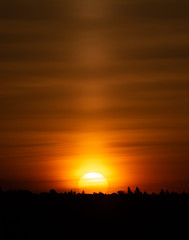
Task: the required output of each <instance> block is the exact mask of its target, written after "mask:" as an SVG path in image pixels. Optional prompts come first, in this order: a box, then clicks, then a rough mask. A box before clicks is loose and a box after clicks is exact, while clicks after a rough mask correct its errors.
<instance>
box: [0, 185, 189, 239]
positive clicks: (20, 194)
mask: <svg viewBox="0 0 189 240" xmlns="http://www.w3.org/2000/svg"><path fill="white" fill-rule="evenodd" d="M110 237H112V238H114V239H139V238H141V239H172V237H175V239H188V238H189V194H186V193H183V194H177V193H169V192H168V191H167V192H164V191H161V193H160V194H147V193H141V192H140V191H139V189H138V188H137V189H136V191H135V192H134V193H132V192H131V191H129V192H127V193H124V192H118V193H114V194H108V195H106V194H102V193H99V194H76V193H74V192H69V193H56V192H55V191H54V190H51V191H50V192H49V193H41V194H33V193H31V192H29V191H8V192H3V191H0V239H2V240H4V239H76V238H78V239H79V238H85V239H94V238H95V239H108V238H110Z"/></svg>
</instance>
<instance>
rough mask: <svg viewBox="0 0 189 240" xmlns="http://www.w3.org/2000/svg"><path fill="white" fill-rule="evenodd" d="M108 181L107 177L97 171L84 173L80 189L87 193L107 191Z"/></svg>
mask: <svg viewBox="0 0 189 240" xmlns="http://www.w3.org/2000/svg"><path fill="white" fill-rule="evenodd" d="M107 187H108V181H107V180H106V178H105V177H104V176H103V175H102V174H100V173H96V172H90V173H86V174H85V175H83V176H82V177H81V179H80V181H79V189H81V190H84V191H85V192H86V193H93V192H106V190H107Z"/></svg>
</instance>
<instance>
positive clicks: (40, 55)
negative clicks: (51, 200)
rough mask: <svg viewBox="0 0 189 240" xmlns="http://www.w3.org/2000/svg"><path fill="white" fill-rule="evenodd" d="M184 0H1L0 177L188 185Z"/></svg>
mask: <svg viewBox="0 0 189 240" xmlns="http://www.w3.org/2000/svg"><path fill="white" fill-rule="evenodd" d="M188 9H189V4H188V1H186V0H180V1H176V0H175V1H173V0H167V1H159V0H154V1H150V0H136V1H131V0H128V1H121V0H101V1H100V0H90V1H89V0H81V1H80V0H72V1H64V0H54V1H50V0H46V1H44V0H33V1H30V2H26V1H24V0H10V1H2V3H1V10H0V11H1V14H0V43H1V54H0V63H1V64H0V83H1V87H0V114H1V115H0V153H1V154H0V185H1V186H2V188H4V189H15V188H16V189H18V188H25V189H30V190H32V191H46V190H47V191H48V190H49V189H51V188H54V189H57V191H64V190H70V189H74V190H78V183H79V180H80V178H81V177H82V175H83V174H85V173H87V172H94V171H95V172H99V173H101V174H103V175H104V177H106V179H107V181H108V183H109V190H108V191H109V192H111V191H117V190H120V189H121V190H122V189H126V188H127V186H131V187H133V188H134V187H135V186H136V185H138V186H139V187H140V188H141V189H142V190H146V191H160V189H161V188H169V189H170V190H175V191H183V190H186V191H188V190H189V175H188V172H189V111H188V109H189V108H188V106H189V70H188V64H189V61H188V58H189V52H188V49H189V44H188V43H189V34H188V24H189V14H188Z"/></svg>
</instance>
